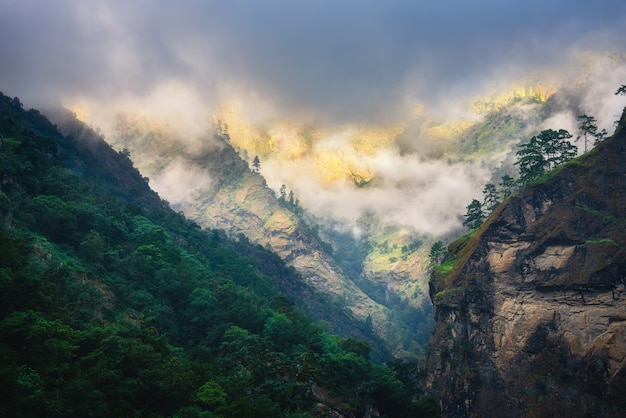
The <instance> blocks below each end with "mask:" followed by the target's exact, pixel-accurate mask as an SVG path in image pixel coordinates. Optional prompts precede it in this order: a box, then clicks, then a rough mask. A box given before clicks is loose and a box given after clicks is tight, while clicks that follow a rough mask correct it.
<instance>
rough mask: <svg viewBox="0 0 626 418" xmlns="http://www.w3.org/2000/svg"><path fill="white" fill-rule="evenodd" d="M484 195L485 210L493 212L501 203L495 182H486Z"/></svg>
mask: <svg viewBox="0 0 626 418" xmlns="http://www.w3.org/2000/svg"><path fill="white" fill-rule="evenodd" d="M483 196H484V198H483V206H484V208H485V210H486V211H487V212H489V213H490V212H493V211H494V210H495V208H497V207H498V205H499V204H500V200H499V198H498V191H497V190H496V185H495V184H493V183H487V184H485V188H484V189H483Z"/></svg>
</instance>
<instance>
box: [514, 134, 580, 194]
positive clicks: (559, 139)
mask: <svg viewBox="0 0 626 418" xmlns="http://www.w3.org/2000/svg"><path fill="white" fill-rule="evenodd" d="M571 137H572V135H571V134H570V133H569V132H567V131H566V130H564V129H559V130H558V131H554V130H552V129H547V130H544V131H542V132H541V133H540V134H538V135H536V136H533V137H532V138H530V141H529V142H527V143H525V144H522V145H520V149H519V151H517V153H516V155H517V156H518V157H519V158H518V160H517V161H516V162H515V164H516V165H519V168H520V182H521V183H522V184H526V183H529V182H531V181H533V180H536V179H538V178H539V177H541V176H542V175H543V174H544V173H546V172H547V171H549V170H551V169H553V168H555V167H557V166H559V165H561V164H563V163H565V162H567V161H569V160H571V159H572V158H574V157H576V154H577V148H576V146H575V145H572V143H571V142H569V141H568V139H569V138H571Z"/></svg>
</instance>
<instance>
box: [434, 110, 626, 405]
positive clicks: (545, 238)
mask: <svg viewBox="0 0 626 418" xmlns="http://www.w3.org/2000/svg"><path fill="white" fill-rule="evenodd" d="M625 115H626V113H625ZM625 126H626V117H625V116H624V115H623V116H622V120H621V121H620V125H619V127H618V130H617V131H616V133H615V135H614V136H613V137H612V138H609V139H607V140H606V141H604V142H602V143H601V144H600V145H598V146H597V147H596V148H595V149H594V150H593V151H592V152H590V153H588V154H587V155H585V156H583V157H581V158H580V159H577V160H576V161H573V162H570V163H569V164H567V165H565V166H563V167H561V168H560V169H558V170H557V172H556V173H554V174H553V175H552V176H551V177H550V178H549V179H548V180H546V181H545V182H543V183H541V184H536V185H532V186H527V187H525V188H523V189H522V190H521V191H520V192H519V193H518V194H517V195H515V196H513V197H512V198H510V199H509V200H508V201H507V202H505V203H504V204H503V205H501V206H500V207H499V208H498V209H497V210H496V212H495V213H494V214H492V216H491V217H490V219H489V220H488V221H487V222H486V223H485V224H484V225H483V226H482V227H481V228H480V229H479V230H478V231H477V232H476V233H475V235H474V236H472V237H469V238H465V239H463V240H459V241H457V242H456V243H455V244H453V245H452V246H451V248H450V249H451V254H450V255H449V256H450V257H456V263H454V267H453V268H452V269H451V271H449V272H448V273H447V274H444V273H443V270H441V271H440V273H439V274H438V275H437V274H435V275H434V276H433V279H432V281H431V298H432V299H433V302H434V305H435V308H434V309H435V321H436V330H435V333H434V335H433V338H432V339H431V351H430V355H429V358H428V367H429V371H430V375H431V377H430V389H431V391H432V394H433V395H434V396H435V397H436V398H437V399H438V400H439V401H440V405H441V409H442V416H444V417H518V416H538V417H539V416H541V417H543V416H568V417H578V416H580V417H583V416H625V414H626V287H625V284H626V128H625ZM451 259H452V258H451ZM450 264H452V262H450Z"/></svg>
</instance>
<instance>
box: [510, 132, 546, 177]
mask: <svg viewBox="0 0 626 418" xmlns="http://www.w3.org/2000/svg"><path fill="white" fill-rule="evenodd" d="M515 155H517V156H518V157H519V158H518V160H517V161H516V162H515V165H519V171H520V183H522V184H526V183H529V182H531V181H533V180H535V179H537V178H539V177H541V176H542V175H543V174H544V173H545V171H546V169H545V166H546V159H545V157H544V156H543V152H542V151H541V148H540V147H539V144H538V143H537V137H535V136H533V137H532V138H530V141H529V142H527V143H526V144H522V145H520V149H519V151H517V152H516V153H515Z"/></svg>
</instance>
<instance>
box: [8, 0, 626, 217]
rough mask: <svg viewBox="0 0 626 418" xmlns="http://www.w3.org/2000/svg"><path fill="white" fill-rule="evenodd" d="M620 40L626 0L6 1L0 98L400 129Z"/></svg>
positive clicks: (622, 49) (623, 49)
mask: <svg viewBox="0 0 626 418" xmlns="http://www.w3.org/2000/svg"><path fill="white" fill-rule="evenodd" d="M625 33H626V1H624V0H596V1H593V2H591V1H589V0H541V1H539V0H525V1H517V0H514V1H502V0H474V1H467V0H385V1H382V0H381V1H373V0H332V1H331V0H315V1H312V0H298V1H296V0H265V1H261V0H228V1H217V0H181V1H177V2H173V1H163V0H133V1H112V0H111V1H107V0H90V1H80V0H56V1H48V0H0V91H1V92H3V93H4V94H7V95H9V96H18V97H20V99H21V100H22V102H23V103H24V104H25V106H27V107H38V106H43V105H44V104H45V103H47V102H51V101H52V102H55V101H60V102H61V103H64V104H70V105H71V104H72V103H77V102H80V101H81V100H82V101H89V102H90V103H92V105H93V104H95V106H96V108H97V107H98V106H99V107H101V108H103V109H104V108H105V107H107V106H111V105H113V104H116V105H120V106H121V105H122V104H124V103H126V104H128V103H131V104H132V105H133V106H135V107H136V108H139V107H141V108H145V109H148V110H150V111H152V112H153V113H154V114H157V115H158V114H177V115H180V118H181V119H182V120H184V121H185V123H187V126H188V127H189V129H192V127H191V126H192V125H193V123H194V121H193V117H191V116H189V115H188V114H187V111H188V110H189V109H191V108H198V107H203V108H208V109H212V108H217V107H218V106H220V104H222V103H223V102H224V101H226V100H231V99H232V98H237V99H238V100H240V101H243V102H246V103H254V104H255V105H254V106H251V107H250V108H252V109H253V111H252V112H251V114H250V115H248V116H249V117H250V118H255V117H256V118H258V119H259V120H262V119H264V118H265V119H267V118H293V119H296V120H300V121H303V122H306V123H314V124H319V125H325V126H344V125H345V124H363V123H367V124H380V125H393V124H394V123H397V122H398V121H403V120H407V119H409V118H411V115H412V114H413V112H414V111H415V108H416V107H417V106H422V107H423V106H426V107H427V108H429V109H432V110H433V112H439V113H440V114H454V113H455V112H459V110H458V109H459V108H460V107H462V105H460V103H462V102H463V100H466V99H468V98H472V97H476V96H477V95H480V94H484V93H485V92H486V91H489V90H490V89H491V90H493V89H498V88H502V86H507V85H510V84H511V83H514V82H517V81H519V80H523V79H526V80H530V79H532V80H536V79H541V80H544V81H545V80H547V81H548V82H550V81H551V80H550V79H551V78H552V77H563V76H564V75H568V74H570V75H571V74H572V73H576V71H578V70H579V69H580V67H581V65H584V64H583V63H584V60H581V57H584V54H585V53H587V52H588V51H594V52H595V53H598V54H604V55H613V56H619V57H622V59H623V57H624V56H625V53H626V43H625V42H624V39H625V38H624V34H625ZM623 82H626V80H624V81H623ZM618 86H619V84H618V85H615V86H614V87H615V88H616V87H618ZM612 88H613V87H612ZM598 106H599V107H601V104H598ZM383 157H384V158H383ZM381 158H382V159H381V161H387V160H386V159H389V158H392V159H394V158H395V160H393V161H395V162H396V163H399V164H402V166H406V167H412V164H413V163H414V162H413V161H406V159H405V157H403V156H400V155H399V154H397V155H396V154H393V152H391V156H390V155H389V154H386V155H384V156H381ZM379 163H380V164H381V165H384V166H385V167H388V166H392V167H393V166H394V164H395V163H391V164H387V163H382V162H380V161H379ZM270 165H271V164H270ZM429 170H430V169H429V168H428V167H425V168H424V170H423V171H420V173H428V172H430V171H429ZM454 170H456V171H454ZM454 170H453V172H456V173H458V174H457V175H455V176H452V175H451V177H449V178H448V177H446V178H438V180H439V181H441V182H442V183H446V184H447V183H450V184H451V187H450V188H449V193H448V197H450V198H453V197H454V196H458V190H457V187H458V185H459V184H461V185H463V184H465V183H463V182H461V183H456V186H454V184H455V182H454V180H455V179H456V180H458V181H461V180H462V179H467V178H474V177H476V178H478V179H479V180H477V181H476V182H475V184H474V183H472V187H471V189H472V190H471V191H472V192H473V191H475V189H476V188H477V187H479V183H480V181H482V178H483V177H481V176H480V175H477V176H473V175H467V173H465V170H466V168H463V167H456V168H454ZM431 171H433V172H437V171H441V170H431ZM416 176H417V177H420V176H421V174H419V175H418V174H416ZM433 176H434V174H433ZM274 180H275V181H280V179H274ZM423 181H424V179H420V180H419V183H420V184H421V183H422V182H423ZM406 182H407V181H404V180H403V184H406ZM383 183H384V182H383ZM435 183H437V182H435ZM294 187H297V185H295V186H294ZM301 187H302V189H306V187H305V186H301ZM403 187H404V186H403ZM444 188H445V187H444ZM466 188H467V187H466ZM409 189H410V188H409ZM402 190H405V189H402ZM402 190H400V189H398V190H397V191H398V194H399V196H400V195H405V194H406V193H404V192H402ZM410 190H412V189H410ZM446 190H447V189H446ZM344 192H345V191H337V195H340V194H342V193H344ZM439 192H441V190H439ZM333 196H336V195H335V194H332V193H331V194H330V195H329V197H328V201H326V203H325V204H324V205H325V207H326V208H327V210H330V209H328V208H332V207H333V205H334V203H333V202H335V204H336V202H337V200H336V198H335V197H333ZM462 197H463V198H465V197H466V196H465V195H463V196H462ZM386 198H387V196H386V197H384V198H381V199H377V198H376V195H375V194H372V195H371V196H368V197H367V198H365V197H364V198H363V199H355V201H359V202H370V203H363V208H366V207H370V206H371V205H375V203H371V202H374V201H382V200H385V199H386ZM438 198H439V199H443V200H444V201H445V199H446V195H445V193H444V194H443V196H439V197H438ZM398 199H400V202H399V203H398V204H399V205H405V206H407V205H412V206H413V207H414V206H416V205H417V206H419V202H418V203H416V202H414V201H410V202H408V201H404V200H403V199H401V198H400V197H398ZM418 200H419V199H418ZM460 205H462V204H461V203H460V202H459V203H458V204H457V205H456V206H455V207H461V208H462V206H460ZM337 206H340V205H339V204H337ZM379 209H380V210H381V212H389V210H388V208H387V207H386V205H385V206H381V207H379ZM365 210H366V209H362V211H365ZM424 210H425V211H431V212H432V211H433V210H434V211H435V212H436V209H432V208H424ZM418 213H419V211H418ZM407 216H409V215H407ZM411 216H413V217H415V214H414V213H413V214H412V215H411ZM445 216H446V219H448V218H450V214H446V215H445ZM419 222H421V221H418V220H415V223H416V224H417V223H419ZM433 222H435V221H433ZM420 228H422V229H423V228H424V227H420ZM426 229H428V228H426Z"/></svg>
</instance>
